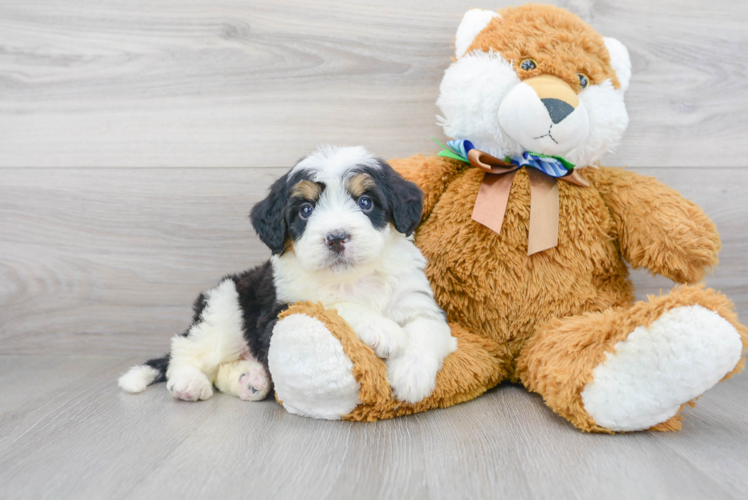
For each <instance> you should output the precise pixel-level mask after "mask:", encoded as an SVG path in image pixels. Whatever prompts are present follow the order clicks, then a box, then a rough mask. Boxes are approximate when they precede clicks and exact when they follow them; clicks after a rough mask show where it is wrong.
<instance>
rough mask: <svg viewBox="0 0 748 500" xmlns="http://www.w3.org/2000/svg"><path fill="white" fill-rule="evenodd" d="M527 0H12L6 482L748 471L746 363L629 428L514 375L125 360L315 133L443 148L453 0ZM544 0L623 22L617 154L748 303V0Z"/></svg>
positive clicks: (704, 485) (150, 493)
mask: <svg viewBox="0 0 748 500" xmlns="http://www.w3.org/2000/svg"><path fill="white" fill-rule="evenodd" d="M512 3H519V2H510V1H507V0H495V1H488V0H485V1H484V2H483V3H482V4H480V3H477V2H475V0H429V1H425V0H414V1H412V2H402V1H399V0H345V1H339V0H315V1H314V2H311V1H309V0H251V1H246V0H190V1H189V2H184V1H183V0H158V1H153V0H126V1H122V0H118V1H115V0H113V1H107V2H101V1H100V0H3V1H2V2H0V500H4V499H46V498H48V499H54V500H57V499H88V498H91V499H100V498H106V499H116V498H148V499H153V498H206V497H207V498H251V499H253V498H281V499H285V498H289V499H297V498H341V499H348V498H357V499H358V498H360V499H367V498H382V499H389V498H466V499H474V498H491V499H494V498H516V499H522V498H585V499H586V498H589V499H601V498H678V499H683V498H708V499H715V498H717V499H719V498H745V497H746V491H748V451H747V450H748V375H745V374H744V375H741V376H738V377H736V378H734V379H731V380H729V381H727V382H725V383H723V384H720V385H718V386H717V387H716V388H714V389H713V390H711V391H709V392H708V393H707V394H706V395H705V396H704V397H702V398H701V399H700V400H699V404H698V405H697V406H696V408H694V409H688V410H687V411H686V417H685V422H684V428H683V431H682V432H680V433H649V432H647V433H637V434H625V435H616V436H601V435H585V434H582V433H580V432H578V431H577V430H575V429H573V428H572V427H571V426H570V425H569V424H568V423H566V422H565V421H564V420H562V419H560V418H558V417H556V416H555V415H553V414H552V413H551V412H550V411H549V410H548V409H547V408H546V407H545V406H544V405H543V403H542V400H541V399H540V398H539V397H538V396H536V395H532V394H529V393H527V391H525V390H524V389H523V388H521V387H516V386H511V385H503V386H501V387H498V388H496V389H494V390H492V391H490V392H489V393H488V394H486V395H484V396H482V397H480V398H478V399H477V400H475V401H472V402H470V403H466V404H463V405H460V406H457V407H454V408H450V409H446V410H440V411H432V412H428V413H425V414H420V415H415V416H411V417H407V418H399V419H395V420H391V421H386V422H379V423H375V424H361V423H358V424H351V423H343V422H326V421H315V420H310V419H305V418H300V417H295V416H292V415H289V414H287V413H286V412H285V411H284V410H283V409H282V408H281V407H280V406H278V405H277V404H275V403H274V402H273V401H272V400H268V401H265V402H262V403H245V402H241V401H239V400H238V399H236V398H233V397H229V396H225V395H221V394H218V395H216V397H214V398H213V399H211V400H209V401H206V402H201V403H195V404H192V403H184V402H176V401H174V400H172V399H171V398H170V397H169V395H168V394H167V392H166V390H165V388H164V387H163V386H156V387H152V388H150V389H148V390H147V391H146V392H145V393H143V394H140V395H135V396H133V395H129V394H125V393H123V392H121V391H120V390H119V389H118V388H117V386H116V378H117V376H118V375H119V374H120V373H121V372H122V371H124V370H125V369H126V368H127V367H128V366H130V365H132V364H134V363H136V362H139V361H142V360H144V359H146V357H148V356H152V355H157V354H161V353H164V352H165V351H166V349H167V348H168V342H169V337H170V336H171V335H172V334H174V333H177V332H180V331H182V330H183V329H184V328H185V327H186V326H187V324H188V323H189V318H190V304H191V303H192V300H193V299H194V297H195V296H196V295H197V294H198V293H199V292H200V291H202V290H204V289H206V288H207V287H210V286H212V285H214V284H215V281H216V280H217V279H218V278H219V277H220V276H222V275H224V274H226V273H229V272H235V271H238V270H242V269H245V268H247V267H250V266H252V265H255V264H258V263H260V262H262V261H263V260H264V259H266V258H267V256H268V251H267V249H265V248H264V247H263V246H262V245H261V244H260V243H259V241H258V240H257V238H256V236H255V235H254V233H253V232H252V231H251V228H250V225H249V222H248V220H247V213H248V211H249V209H250V207H251V206H252V204H253V203H255V202H257V201H258V200H259V199H260V198H261V197H262V196H263V195H264V193H265V192H266V190H267V188H268V186H269V185H270V183H271V182H272V180H273V179H275V178H277V177H278V176H279V175H281V174H282V173H283V172H284V171H285V170H286V169H287V168H289V167H290V166H291V165H292V164H293V162H294V161H295V160H296V159H297V158H298V157H300V156H301V155H303V154H304V153H306V152H307V151H308V150H309V149H310V148H312V147H313V146H315V145H317V144H319V143H323V142H328V143H333V144H340V145H349V144H364V145H366V146H367V147H369V148H370V149H371V150H372V151H373V152H375V153H377V154H378V155H381V156H383V157H385V158H391V157H402V156H409V155H412V154H414V153H419V152H429V151H433V150H434V149H435V147H436V146H435V145H434V144H433V143H432V142H431V140H430V137H436V138H438V139H440V140H443V139H444V136H443V135H442V133H441V130H440V129H439V128H438V126H437V125H436V119H435V115H436V114H437V113H438V110H437V109H436V107H435V105H434V102H435V100H436V97H437V95H438V89H439V81H440V79H441V75H442V74H443V71H444V69H445V68H446V67H447V66H448V65H449V62H450V57H451V55H452V43H453V40H454V33H455V29H456V27H457V25H458V23H459V20H460V18H461V15H462V14H463V13H464V12H465V10H467V9H468V8H470V7H475V6H479V7H483V8H499V7H502V6H504V5H509V4H512ZM551 3H556V4H558V5H561V6H564V7H567V8H569V9H571V10H573V11H574V12H576V13H578V14H579V15H581V16H582V17H583V18H584V19H585V20H587V21H589V22H590V23H591V24H592V25H593V27H595V28H597V29H598V30H599V31H600V32H601V33H603V34H605V35H609V36H614V37H616V38H618V39H619V40H621V41H622V42H623V43H624V44H626V45H627V47H628V48H629V51H630V53H631V60H632V64H633V77H632V80H631V87H630V89H629V91H628V92H627V94H626V103H627V107H628V110H629V115H630V126H629V129H628V131H627V133H626V135H625V136H624V139H623V143H622V144H621V146H620V148H619V149H618V151H617V152H616V153H614V154H609V155H607V156H606V157H605V159H604V164H607V165H619V166H627V167H629V168H632V169H634V170H636V171H638V172H640V173H643V174H646V175H651V176H655V177H657V178H658V179H660V180H661V181H663V182H665V183H667V184H669V185H671V186H672V187H674V188H676V189H678V190H679V191H681V192H682V193H683V194H684V195H685V196H686V197H687V198H689V199H691V200H693V201H694V202H696V203H698V204H699V205H701V206H702V207H703V208H704V210H705V211H706V213H707V214H708V215H709V216H710V217H711V218H712V219H713V220H714V221H715V223H716V224H717V227H718V228H719V230H720V233H721V235H722V243H723V249H722V253H721V255H720V259H721V262H720V265H719V267H718V268H717V269H716V270H715V272H714V274H713V275H710V276H709V277H708V278H707V280H706V281H707V284H708V285H709V286H712V287H714V288H718V289H721V290H722V291H723V292H724V293H726V294H727V295H728V296H729V297H730V298H731V299H732V300H733V301H734V302H735V305H736V308H737V310H738V313H739V315H740V316H741V318H742V319H743V322H746V321H748V259H747V258H746V255H748V222H747V221H748V196H746V192H748V155H746V154H745V149H746V141H747V140H748V119H746V114H747V113H748V79H747V78H746V76H745V75H746V74H747V72H748V52H746V50H745V47H746V46H748V30H746V26H748V2H746V1H744V0H714V1H711V2H704V1H703V0H656V1H653V0H630V1H629V0H627V1H625V2H621V1H618V0H574V1H567V0H558V1H553V2H551ZM633 280H634V283H635V284H636V287H637V295H638V297H639V298H645V296H646V294H648V293H657V292H658V290H660V289H665V290H667V289H669V288H670V287H671V286H672V283H671V282H669V281H668V280H666V279H663V278H659V277H652V276H648V275H647V274H646V272H644V271H641V270H638V271H634V272H633Z"/></svg>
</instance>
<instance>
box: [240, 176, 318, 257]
mask: <svg viewBox="0 0 748 500" xmlns="http://www.w3.org/2000/svg"><path fill="white" fill-rule="evenodd" d="M313 175H314V174H313V172H309V171H307V170H301V171H299V172H295V173H294V174H293V175H292V176H290V177H289V174H286V175H284V176H283V177H281V178H280V179H278V180H277V181H275V182H274V183H273V185H272V186H271V187H270V193H269V194H268V196H267V197H266V198H265V199H264V200H262V201H260V202H259V203H258V204H257V205H255V206H254V207H253V208H252V211H251V212H250V214H249V218H250V219H251V221H252V226H253V227H254V228H255V231H257V235H258V236H259V237H260V239H261V240H262V242H263V243H265V245H267V246H268V248H270V251H271V252H273V255H276V254H281V253H283V252H284V251H285V249H286V241H287V240H288V238H289V237H290V238H292V239H294V240H296V239H298V238H300V237H301V235H302V234H303V233H304V228H305V227H306V221H305V220H303V219H302V218H301V217H299V206H300V205H301V204H302V203H304V200H303V199H301V198H290V192H291V190H292V189H293V187H294V186H295V185H296V184H297V183H298V182H300V181H302V180H311V179H312V177H313Z"/></svg>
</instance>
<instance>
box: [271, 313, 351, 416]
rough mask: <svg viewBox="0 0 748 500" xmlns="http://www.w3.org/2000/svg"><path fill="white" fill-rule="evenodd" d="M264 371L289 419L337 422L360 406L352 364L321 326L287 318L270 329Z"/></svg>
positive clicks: (307, 319)
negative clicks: (293, 415) (292, 417)
mask: <svg viewBox="0 0 748 500" xmlns="http://www.w3.org/2000/svg"><path fill="white" fill-rule="evenodd" d="M268 365H269V368H270V373H271V374H272V376H273V383H274V384H275V392H276V393H277V395H278V399H280V400H281V401H282V402H283V407H284V408H285V409H286V411H288V412H289V413H294V414H296V415H301V416H305V417H313V418H323V419H328V420H337V419H339V418H340V417H341V416H343V415H346V414H348V413H350V412H351V411H353V409H354V408H356V406H358V405H359V404H360V403H361V401H360V400H359V398H358V394H359V391H360V389H361V387H360V385H359V383H358V382H356V379H355V378H354V377H353V363H352V362H351V360H350V359H349V358H348V356H346V354H345V352H344V351H343V346H342V345H341V343H340V341H339V340H338V339H336V338H335V337H333V335H332V334H331V333H330V331H329V330H328V329H327V327H326V326H325V324H324V323H322V322H321V321H319V320H318V319H316V318H312V317H310V316H307V315H306V314H292V315H290V316H288V317H286V318H283V319H282V320H280V321H279V322H278V323H277V324H276V325H275V328H274V329H273V336H272V338H271V340H270V350H269V352H268Z"/></svg>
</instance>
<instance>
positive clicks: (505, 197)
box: [434, 139, 590, 255]
mask: <svg viewBox="0 0 748 500" xmlns="http://www.w3.org/2000/svg"><path fill="white" fill-rule="evenodd" d="M434 140H435V141H436V139H434ZM436 142H437V143H439V144H440V145H441V146H442V147H444V150H442V151H441V152H439V154H438V156H444V157H447V158H452V159H455V160H459V161H463V162H466V163H469V164H470V165H472V166H473V167H476V168H479V169H481V170H483V171H484V172H486V174H485V175H484V177H483V182H482V183H481V186H480V189H479V190H478V196H477V198H476V199H475V206H474V207H473V215H472V219H473V220H474V221H476V222H478V223H480V224H483V225H484V226H486V227H488V228H489V229H491V230H493V231H495V232H496V233H498V234H501V227H502V225H503V222H504V214H505V213H506V205H507V202H508V201H509V191H510V190H511V188H512V181H513V180H514V174H515V173H516V172H517V170H519V169H520V168H522V167H529V168H527V176H528V178H529V179H530V229H529V234H528V241H527V255H532V254H535V253H538V252H542V251H543V250H548V249H549V248H553V247H556V246H558V217H559V198H558V185H557V183H556V179H561V180H563V181H565V182H569V183H571V184H575V185H577V186H581V187H587V186H589V185H590V184H589V182H588V181H587V179H585V178H584V177H582V175H581V174H580V173H579V172H576V171H575V170H574V167H575V165H574V164H573V163H571V162H569V161H568V160H566V159H565V158H562V157H561V156H551V155H544V154H540V153H531V152H529V151H525V152H524V153H522V155H520V156H506V157H505V158H504V160H499V159H498V158H495V157H493V156H491V155H489V154H488V153H484V152H483V151H479V150H477V149H475V146H473V143H472V142H470V141H466V140H460V141H449V142H447V146H444V145H443V144H441V143H440V142H439V141H436Z"/></svg>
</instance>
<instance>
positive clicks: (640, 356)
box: [582, 305, 743, 431]
mask: <svg viewBox="0 0 748 500" xmlns="http://www.w3.org/2000/svg"><path fill="white" fill-rule="evenodd" d="M742 348H743V346H742V342H741V338H740V334H739V333H738V332H737V330H736V329H735V328H734V327H733V326H732V325H731V324H730V323H729V322H728V321H727V320H725V319H724V318H723V317H722V316H720V315H719V314H717V313H716V312H714V311H711V310H709V309H706V308H704V307H702V306H698V305H695V306H682V307H677V308H674V309H671V310H669V311H667V312H665V313H664V314H662V315H661V316H660V317H659V318H657V319H656V320H655V321H653V322H652V323H651V324H650V325H649V327H644V326H640V327H638V328H636V329H634V331H632V332H631V333H630V334H629V335H628V337H627V338H626V339H625V340H622V341H620V342H618V343H617V344H616V345H615V351H614V352H613V353H612V354H611V353H607V354H606V355H607V359H606V360H605V361H603V362H602V363H600V364H599V365H598V366H597V367H595V369H594V370H593V379H592V381H591V382H590V383H588V384H587V385H586V387H585V388H584V390H583V391H582V401H583V402H584V407H585V410H586V411H587V413H588V414H589V415H590V416H591V417H592V418H593V419H594V420H595V423H597V424H598V425H600V426H601V427H605V428H606V429H610V430H614V431H635V430H644V429H649V428H650V427H652V426H654V425H657V424H659V423H662V422H665V421H666V420H668V419H670V418H671V417H673V416H674V415H675V414H676V413H677V412H678V410H679V409H680V407H681V406H682V405H683V404H684V403H687V402H688V401H691V400H692V399H694V398H696V397H698V396H700V395H701V394H702V393H704V392H705V391H707V390H708V389H710V388H711V387H712V386H714V385H715V384H717V383H718V382H719V381H720V380H722V378H723V377H724V376H725V375H726V374H727V373H729V372H730V371H732V370H733V369H734V368H735V366H736V364H737V363H738V361H739V360H740V356H741V352H742Z"/></svg>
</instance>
